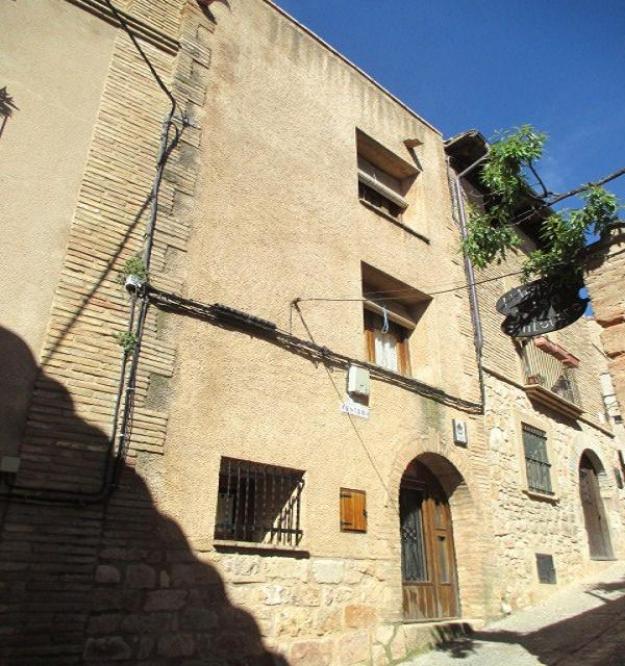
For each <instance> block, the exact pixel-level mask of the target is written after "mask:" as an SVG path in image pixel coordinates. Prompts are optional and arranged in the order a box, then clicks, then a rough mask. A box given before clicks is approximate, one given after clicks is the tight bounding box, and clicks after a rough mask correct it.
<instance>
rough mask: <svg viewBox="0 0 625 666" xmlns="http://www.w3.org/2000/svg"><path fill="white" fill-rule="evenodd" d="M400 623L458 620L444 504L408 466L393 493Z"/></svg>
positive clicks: (424, 471)
mask: <svg viewBox="0 0 625 666" xmlns="http://www.w3.org/2000/svg"><path fill="white" fill-rule="evenodd" d="M399 512H400V532H401V556H402V561H401V565H402V586H403V605H404V618H405V619H407V620H435V619H442V618H451V617H457V616H458V586H457V576H456V561H455V556H454V543H453V533H452V524H451V512H450V510H449V503H448V501H447V496H446V495H445V493H444V491H443V489H442V487H441V485H440V483H439V482H438V480H437V479H436V477H435V476H434V474H432V472H431V471H430V470H429V469H428V468H427V467H426V466H425V465H423V464H422V463H419V462H418V461H415V462H413V463H412V464H411V465H410V467H409V468H408V470H407V471H406V473H405V474H404V477H403V479H402V482H401V487H400V492H399Z"/></svg>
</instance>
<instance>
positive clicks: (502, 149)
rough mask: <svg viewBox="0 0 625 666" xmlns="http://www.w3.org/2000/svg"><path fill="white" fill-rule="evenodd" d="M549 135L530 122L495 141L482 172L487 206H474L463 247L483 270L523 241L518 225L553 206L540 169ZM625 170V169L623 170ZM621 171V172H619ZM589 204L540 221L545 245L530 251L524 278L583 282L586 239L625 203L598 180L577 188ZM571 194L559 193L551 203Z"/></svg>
mask: <svg viewBox="0 0 625 666" xmlns="http://www.w3.org/2000/svg"><path fill="white" fill-rule="evenodd" d="M546 139H547V137H546V135H545V134H543V133H541V132H538V131H536V130H535V129H534V128H533V127H531V126H530V125H523V126H522V127H520V128H518V129H515V130H511V131H508V132H505V133H502V134H500V135H499V136H498V139H497V140H496V141H495V142H494V143H493V144H492V145H491V147H490V151H489V155H488V160H487V162H486V164H485V166H484V167H483V168H482V170H481V173H480V180H481V183H482V185H483V186H484V189H485V191H486V196H485V202H484V205H483V206H479V207H478V206H472V207H471V209H470V214H469V223H468V225H467V236H466V238H465V239H464V241H463V249H464V251H465V253H466V254H467V256H468V257H469V259H470V260H471V261H472V262H473V264H474V265H475V266H476V267H477V268H479V269H483V268H486V267H487V266H489V265H490V264H492V263H494V262H495V263H498V264H499V263H501V262H502V261H505V260H506V257H507V253H509V252H516V251H517V249H518V248H519V246H520V245H521V236H520V234H519V231H518V227H519V224H520V223H521V222H523V221H526V220H529V219H530V218H531V217H532V216H534V215H536V213H537V211H539V210H548V211H549V205H550V202H549V197H550V196H552V195H551V193H550V192H549V191H548V190H547V187H546V186H545V184H544V183H543V181H542V179H541V178H540V176H538V173H537V170H536V166H535V164H536V162H538V160H540V158H541V157H542V155H543V149H544V145H545V141H546ZM621 171H622V172H625V170H621ZM528 174H533V175H534V177H535V178H536V179H537V181H538V182H539V184H540V186H541V189H542V193H541V194H540V195H538V194H537V193H536V192H535V191H534V190H533V189H532V188H531V187H530V186H529V184H528ZM616 175H620V174H619V172H616ZM580 192H581V194H580V197H581V198H582V199H583V201H584V205H583V206H582V207H581V208H578V209H568V210H562V211H557V212H555V211H553V210H551V211H549V215H548V216H547V217H546V218H545V219H543V220H542V221H541V223H540V229H539V232H538V234H539V237H540V240H541V243H540V247H539V248H537V249H534V250H532V251H530V252H529V254H527V256H526V258H525V260H524V262H523V265H522V274H523V280H524V281H527V280H529V279H530V278H533V277H534V278H544V279H546V280H549V281H551V282H553V283H556V284H572V283H578V282H579V283H581V281H582V278H583V272H584V257H585V247H586V239H587V237H588V235H589V234H596V235H599V236H601V235H603V234H604V233H605V232H606V231H607V230H608V229H609V228H610V227H611V226H612V225H613V224H614V223H615V222H616V221H617V215H618V211H619V210H620V209H621V208H622V207H621V206H620V205H619V203H618V201H617V199H616V197H615V196H614V195H613V194H610V193H609V192H607V191H606V190H605V189H603V188H602V187H600V186H598V185H593V184H589V185H587V186H584V187H583V188H577V190H574V191H573V194H578V193H580ZM566 196H569V195H561V196H554V197H553V199H552V202H551V203H554V202H556V201H561V200H562V199H563V198H566Z"/></svg>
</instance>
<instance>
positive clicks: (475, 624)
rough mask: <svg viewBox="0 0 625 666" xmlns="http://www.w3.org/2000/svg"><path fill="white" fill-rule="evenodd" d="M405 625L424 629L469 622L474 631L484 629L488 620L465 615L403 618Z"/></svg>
mask: <svg viewBox="0 0 625 666" xmlns="http://www.w3.org/2000/svg"><path fill="white" fill-rule="evenodd" d="M401 624H403V625H404V626H405V627H406V626H408V627H423V628H424V629H431V628H432V627H445V626H448V627H453V626H456V625H464V624H467V625H469V627H470V628H471V629H473V630H474V631H479V630H480V629H483V628H484V627H485V626H486V620H484V619H482V618H464V617H456V618H449V619H445V620H430V621H425V622H424V621H423V620H403V622H402V623H401Z"/></svg>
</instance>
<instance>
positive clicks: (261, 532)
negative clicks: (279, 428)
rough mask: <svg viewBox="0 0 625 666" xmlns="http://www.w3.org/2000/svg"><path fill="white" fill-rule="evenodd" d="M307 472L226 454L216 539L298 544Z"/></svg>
mask: <svg viewBox="0 0 625 666" xmlns="http://www.w3.org/2000/svg"><path fill="white" fill-rule="evenodd" d="M303 487H304V473H303V472H301V471H299V470H295V469H288V468H286V467H277V466H275V465H263V464H260V463H254V462H250V461H248V460H237V459H234V458H222V459H221V467H220V470H219V494H218V497H217V516H216V520H215V539H223V540H231V541H252V542H257V543H271V544H283V545H291V546H292V545H297V544H298V543H299V542H300V540H301V537H302V529H301V495H302V489H303Z"/></svg>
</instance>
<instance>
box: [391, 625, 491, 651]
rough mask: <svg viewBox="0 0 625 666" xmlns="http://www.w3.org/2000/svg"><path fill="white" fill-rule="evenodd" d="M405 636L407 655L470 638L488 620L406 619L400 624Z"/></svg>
mask: <svg viewBox="0 0 625 666" xmlns="http://www.w3.org/2000/svg"><path fill="white" fill-rule="evenodd" d="M400 626H402V627H403V629H404V631H403V634H404V637H405V652H406V654H407V655H410V654H414V652H415V651H418V652H421V651H424V650H426V651H427V650H431V649H434V648H435V647H436V646H437V645H440V644H442V643H448V642H451V641H457V640H461V639H463V638H469V637H470V636H471V635H472V634H473V633H474V632H475V631H479V630H480V629H483V628H484V627H485V626H486V620H483V619H480V618H455V619H448V620H434V621H431V622H419V621H414V620H413V621H410V620H406V621H404V622H402V624H401V625H400Z"/></svg>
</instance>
